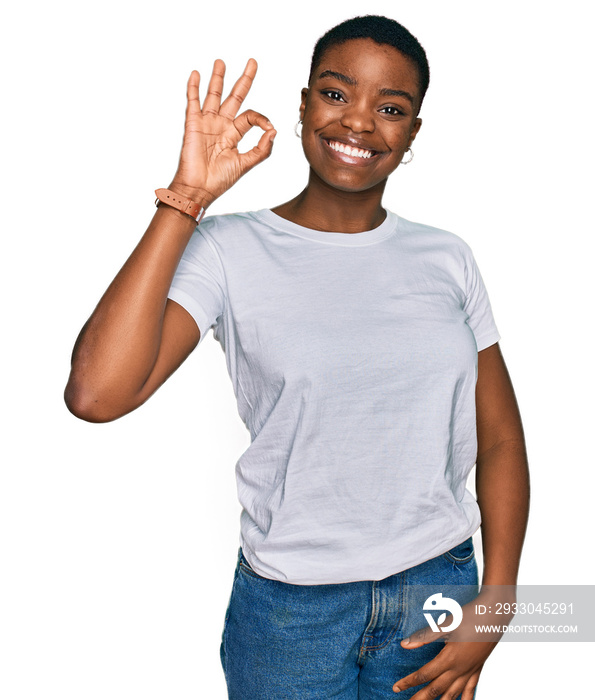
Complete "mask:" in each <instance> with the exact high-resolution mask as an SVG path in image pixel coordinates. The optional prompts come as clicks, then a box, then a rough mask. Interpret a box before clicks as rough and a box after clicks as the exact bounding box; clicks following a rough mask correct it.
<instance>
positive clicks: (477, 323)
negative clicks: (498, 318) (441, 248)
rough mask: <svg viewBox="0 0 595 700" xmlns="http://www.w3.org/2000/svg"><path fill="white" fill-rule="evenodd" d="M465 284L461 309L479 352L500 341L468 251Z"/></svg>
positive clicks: (477, 270) (489, 305) (489, 306)
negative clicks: (464, 313) (464, 298)
mask: <svg viewBox="0 0 595 700" xmlns="http://www.w3.org/2000/svg"><path fill="white" fill-rule="evenodd" d="M465 284H466V294H467V298H466V300H465V306H464V307H463V308H464V310H465V311H466V312H467V314H468V316H469V318H468V319H467V324H468V325H469V327H470V328H471V330H472V331H473V334H474V335H475V342H476V343H477V351H478V352H479V351H481V350H485V348H488V347H490V345H494V343H497V342H498V341H499V340H500V334H499V333H498V328H497V327H496V322H495V320H494V315H493V313H492V306H491V304H490V299H489V297H488V293H487V290H486V288H485V285H484V283H483V279H482V277H481V273H480V272H479V268H478V267H477V263H476V262H475V258H474V257H473V253H472V252H471V250H470V249H467V250H466V254H465Z"/></svg>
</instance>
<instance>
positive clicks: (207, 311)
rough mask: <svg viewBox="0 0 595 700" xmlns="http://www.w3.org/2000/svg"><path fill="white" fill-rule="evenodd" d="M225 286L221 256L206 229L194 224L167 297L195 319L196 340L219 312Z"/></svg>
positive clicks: (217, 316) (211, 324)
mask: <svg viewBox="0 0 595 700" xmlns="http://www.w3.org/2000/svg"><path fill="white" fill-rule="evenodd" d="M207 221H208V220H207ZM205 223H206V222H205ZM225 289H226V285H225V275H224V271H223V266H222V264H221V260H220V258H219V256H218V255H217V252H216V250H215V247H214V245H213V243H212V242H211V241H210V240H209V239H208V233H207V232H206V231H204V232H203V231H201V229H200V228H198V227H197V228H196V230H195V231H194V233H193V235H192V238H191V239H190V241H189V243H188V245H187V246H186V250H185V251H184V254H183V256H182V259H181V260H180V263H179V265H178V268H177V270H176V273H175V275H174V278H173V281H172V284H171V287H170V289H169V292H168V297H169V298H170V299H172V300H173V301H175V302H177V303H178V304H180V306H183V307H184V308H185V309H186V311H188V313H189V314H190V315H191V316H192V317H193V318H194V320H195V321H196V325H197V326H198V328H199V330H200V340H199V344H200V343H201V342H202V341H203V339H204V337H205V336H206V334H207V331H208V330H209V328H212V327H213V326H215V325H216V323H217V319H218V318H219V317H220V316H221V315H222V314H223V311H224V309H225V303H226V294H225Z"/></svg>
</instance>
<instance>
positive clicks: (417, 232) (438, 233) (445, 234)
mask: <svg viewBox="0 0 595 700" xmlns="http://www.w3.org/2000/svg"><path fill="white" fill-rule="evenodd" d="M399 230H400V233H401V236H402V238H403V239H404V240H406V241H407V242H408V243H410V244H411V245H417V246H421V247H424V248H426V247H427V248H435V249H441V250H444V249H447V250H450V251H452V252H453V253H459V254H460V255H462V256H464V257H467V256H469V255H471V248H470V247H469V245H468V244H467V243H466V242H465V241H464V240H463V239H462V238H461V237H460V236H458V235H457V234H456V233H452V232H451V231H447V230H446V229H443V228H438V227H436V226H430V225H428V224H422V223H419V222H417V221H409V220H408V219H404V218H403V217H401V216H400V217H399Z"/></svg>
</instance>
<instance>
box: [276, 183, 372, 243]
mask: <svg viewBox="0 0 595 700" xmlns="http://www.w3.org/2000/svg"><path fill="white" fill-rule="evenodd" d="M385 185H386V180H384V181H383V182H380V183H379V184H378V185H375V186H374V187H372V188H370V189H368V190H365V191H363V192H345V191H342V190H337V189H335V188H334V187H331V186H330V185H328V184H327V183H326V182H324V181H323V180H321V179H320V178H319V177H318V176H317V175H316V174H315V173H314V172H312V171H310V177H309V180H308V184H307V186H306V189H305V190H303V192H300V194H298V196H297V197H294V198H293V199H291V200H290V201H289V202H286V203H285V204H281V205H280V206H278V207H275V208H274V209H273V210H272V211H273V212H274V213H275V214H278V215H279V216H282V217H283V218H284V219H288V220H289V221H293V223H295V224H299V225H300V226H305V227H306V228H310V229H314V230H316V231H336V232H339V233H361V232H362V231H371V230H372V229H374V228H377V227H378V226H380V224H381V223H382V222H383V221H384V219H385V218H386V212H385V211H384V209H383V208H382V194H383V192H384V187H385Z"/></svg>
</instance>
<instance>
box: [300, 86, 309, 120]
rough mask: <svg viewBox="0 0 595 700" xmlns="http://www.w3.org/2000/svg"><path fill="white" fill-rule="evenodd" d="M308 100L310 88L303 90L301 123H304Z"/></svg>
mask: <svg viewBox="0 0 595 700" xmlns="http://www.w3.org/2000/svg"><path fill="white" fill-rule="evenodd" d="M307 98H308V88H304V89H303V90H302V103H301V104H300V121H304V112H305V111H306V101H307Z"/></svg>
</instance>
